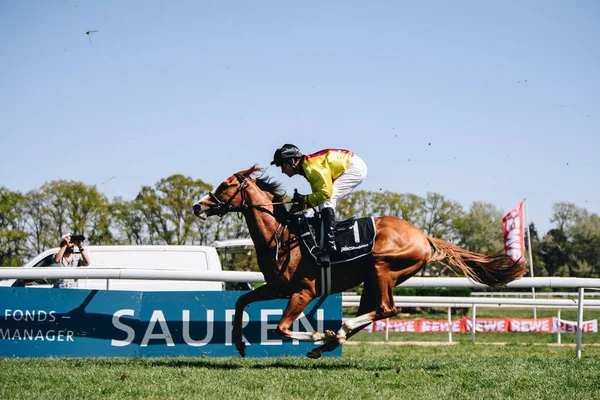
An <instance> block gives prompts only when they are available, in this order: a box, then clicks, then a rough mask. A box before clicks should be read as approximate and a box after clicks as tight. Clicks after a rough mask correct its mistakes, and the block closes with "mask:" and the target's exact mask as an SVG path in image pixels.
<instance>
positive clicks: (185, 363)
mask: <svg viewBox="0 0 600 400" xmlns="http://www.w3.org/2000/svg"><path fill="white" fill-rule="evenodd" d="M298 360H299V359H298V358H294V359H289V361H288V360H283V361H282V360H274V361H266V360H264V359H260V360H259V359H255V360H253V359H252V358H244V359H234V360H231V359H229V360H227V359H190V360H177V361H173V360H169V359H153V360H151V361H150V362H149V365H150V366H152V367H166V368H182V367H184V368H206V369H213V370H223V371H229V370H241V369H257V370H263V369H272V368H274V369H287V370H290V371H293V370H303V371H305V370H307V369H315V370H324V371H340V370H349V369H352V370H355V369H360V370H363V371H376V372H380V371H384V370H388V369H389V368H388V367H381V366H366V365H359V364H357V363H353V362H348V361H344V360H338V359H326V360H327V363H321V362H319V363H315V362H314V360H309V359H306V363H303V362H298ZM302 360H304V359H302ZM252 362H257V363H256V364H253V365H248V364H249V363H252Z"/></svg>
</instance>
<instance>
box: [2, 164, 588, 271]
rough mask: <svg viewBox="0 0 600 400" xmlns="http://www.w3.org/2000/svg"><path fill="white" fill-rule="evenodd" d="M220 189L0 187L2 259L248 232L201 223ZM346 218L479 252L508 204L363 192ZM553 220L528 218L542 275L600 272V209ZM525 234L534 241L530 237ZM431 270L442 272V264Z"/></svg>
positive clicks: (493, 246) (190, 182)
mask: <svg viewBox="0 0 600 400" xmlns="http://www.w3.org/2000/svg"><path fill="white" fill-rule="evenodd" d="M211 189H212V186H211V185H208V184H207V183H205V182H203V181H202V180H194V179H193V178H190V177H186V176H183V175H180V174H175V175H171V176H169V177H168V178H164V179H161V180H160V181H159V182H157V183H156V184H155V185H154V186H143V187H142V188H141V189H140V191H139V193H138V194H137V196H136V197H135V199H133V200H126V199H123V198H121V197H115V198H114V199H112V201H111V200H109V199H108V198H107V197H106V196H105V195H104V194H102V193H101V192H99V191H98V189H97V188H96V187H95V186H90V185H86V184H84V183H82V182H75V181H64V180H57V181H51V182H49V183H46V184H45V185H43V186H42V187H41V188H38V189H34V190H31V191H29V192H26V193H21V192H18V191H11V190H9V189H7V188H5V187H0V266H19V265H22V264H23V263H25V262H26V261H27V260H28V259H29V258H31V257H32V256H34V255H36V254H38V253H40V252H42V251H44V250H45V249H48V248H51V247H57V246H58V243H59V238H60V237H61V235H62V234H64V233H68V232H72V233H75V234H84V235H85V236H86V238H87V239H86V243H88V244H93V245H119V244H120V245H125V244H129V245H142V244H150V245H158V244H166V245H210V244H212V243H213V242H214V241H215V240H223V239H233V238H240V237H248V229H247V227H246V223H245V221H244V219H243V218H241V216H240V215H238V214H235V213H232V214H227V215H225V216H224V217H222V218H216V217H214V218H209V219H208V220H207V221H201V220H199V219H198V218H196V217H195V216H194V215H193V213H192V204H193V203H194V202H195V201H197V200H198V199H200V198H201V197H202V196H204V195H205V194H206V193H207V192H209V191H210V190H211ZM337 214H338V215H337V218H338V219H343V218H347V217H350V216H353V215H356V216H367V215H369V216H378V215H394V216H398V217H401V218H403V219H405V220H407V221H409V222H411V223H412V224H414V225H415V226H417V227H418V228H420V229H421V230H423V231H424V232H425V233H426V234H427V235H429V236H433V237H436V238H440V239H443V240H446V241H449V242H452V243H455V244H457V245H459V246H461V247H464V248H466V249H468V250H471V251H476V252H479V253H493V252H498V251H502V250H503V248H504V247H503V246H504V245H503V231H502V218H503V216H504V214H505V213H504V212H503V211H502V210H500V209H499V208H497V207H496V206H494V205H493V204H491V203H487V202H481V201H475V202H473V204H472V205H471V206H470V207H469V209H467V210H465V209H464V208H463V207H462V205H460V204H459V203H457V202H456V201H453V200H451V199H448V198H446V197H444V196H442V195H441V194H439V193H433V192H430V193H427V195H426V196H425V197H421V196H418V195H415V194H410V193H395V192H389V191H385V192H371V191H364V190H361V191H357V192H354V193H352V194H350V195H349V196H347V197H346V198H345V199H344V200H343V201H342V202H341V203H340V205H339V207H338V213H337ZM550 222H552V223H553V224H554V228H553V229H551V230H550V231H549V232H547V233H546V234H545V235H543V237H539V235H538V232H537V230H536V228H535V224H534V223H531V224H530V227H529V228H530V229H529V231H530V232H531V244H532V253H533V264H534V275H536V276H577V277H590V278H591V277H596V278H597V277H600V256H599V254H600V253H599V252H598V249H599V248H600V217H599V216H598V214H595V213H589V212H588V211H587V210H586V209H584V208H581V207H578V206H576V205H575V204H572V203H567V202H558V203H555V204H554V205H553V212H552V215H551V217H550ZM526 242H527V240H526ZM427 272H428V273H429V274H431V275H440V274H443V273H444V272H445V271H444V270H443V267H442V266H440V265H435V264H434V265H428V267H427Z"/></svg>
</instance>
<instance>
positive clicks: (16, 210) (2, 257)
mask: <svg viewBox="0 0 600 400" xmlns="http://www.w3.org/2000/svg"><path fill="white" fill-rule="evenodd" d="M24 207H25V196H23V195H22V194H21V193H20V192H13V191H10V190H8V189H6V188H4V187H0V266H14V267H17V266H19V265H21V264H23V261H24V257H25V255H26V253H27V250H26V244H27V234H26V232H25V223H24V220H23V218H22V214H23V209H24Z"/></svg>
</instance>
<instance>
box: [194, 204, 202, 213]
mask: <svg viewBox="0 0 600 400" xmlns="http://www.w3.org/2000/svg"><path fill="white" fill-rule="evenodd" d="M192 209H193V210H194V214H198V213H199V212H200V206H199V205H198V204H194V205H193V206H192Z"/></svg>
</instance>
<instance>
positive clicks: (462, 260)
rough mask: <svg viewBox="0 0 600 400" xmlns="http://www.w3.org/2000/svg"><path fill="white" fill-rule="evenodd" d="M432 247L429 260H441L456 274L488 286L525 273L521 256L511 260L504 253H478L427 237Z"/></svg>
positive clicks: (512, 279) (503, 283)
mask: <svg viewBox="0 0 600 400" xmlns="http://www.w3.org/2000/svg"><path fill="white" fill-rule="evenodd" d="M428 239H429V242H430V243H431V246H432V247H433V250H434V251H432V255H431V259H430V260H429V261H430V262H432V261H433V262H435V261H438V262H441V263H443V264H445V265H447V266H448V267H449V268H450V269H451V270H452V271H454V272H456V273H457V274H460V275H464V276H466V277H467V278H470V279H472V280H474V281H476V282H479V283H483V284H485V285H488V286H503V285H506V284H507V283H509V282H512V281H514V280H515V279H518V278H521V277H522V276H523V275H525V274H526V273H527V267H526V265H525V260H524V259H523V258H521V259H519V260H518V261H517V262H514V261H512V260H511V259H510V258H509V257H508V256H507V255H506V254H505V253H503V252H501V253H495V254H490V255H486V254H479V253H474V252H472V251H468V250H465V249H463V248H460V247H458V246H456V245H453V244H451V243H448V242H445V241H443V240H440V239H435V238H432V237H428Z"/></svg>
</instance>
